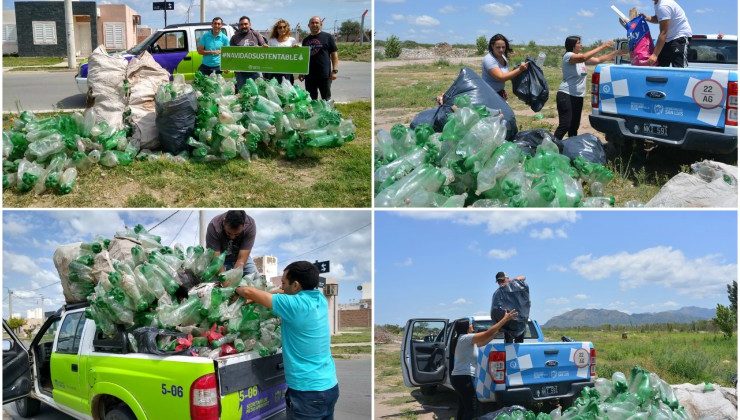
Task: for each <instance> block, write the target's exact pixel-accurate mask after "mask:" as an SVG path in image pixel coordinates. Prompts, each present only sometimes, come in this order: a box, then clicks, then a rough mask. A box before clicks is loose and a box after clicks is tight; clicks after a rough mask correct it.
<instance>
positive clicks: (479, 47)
mask: <svg viewBox="0 0 740 420" xmlns="http://www.w3.org/2000/svg"><path fill="white" fill-rule="evenodd" d="M475 49H476V53H477V54H478V55H483V54H485V53H486V49H488V41H486V37H484V36H483V35H481V36H479V37H478V38H476V39H475Z"/></svg>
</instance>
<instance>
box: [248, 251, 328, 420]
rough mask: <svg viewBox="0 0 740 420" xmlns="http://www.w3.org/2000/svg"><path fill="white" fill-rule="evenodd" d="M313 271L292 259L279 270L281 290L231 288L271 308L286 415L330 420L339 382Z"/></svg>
mask: <svg viewBox="0 0 740 420" xmlns="http://www.w3.org/2000/svg"><path fill="white" fill-rule="evenodd" d="M318 284H319V270H318V269H317V268H316V266H314V265H313V264H312V263H310V262H308V261H296V262H293V263H291V264H289V265H288V266H287V267H285V270H283V279H282V290H283V294H275V295H273V294H271V293H268V292H265V291H263V290H259V289H255V288H253V287H239V288H237V289H236V292H237V293H238V294H239V295H240V296H242V297H244V298H245V299H247V300H251V301H254V302H255V303H257V304H260V305H262V306H264V307H266V308H268V309H271V310H272V311H273V312H274V313H275V314H276V315H277V316H279V317H280V319H281V320H282V326H281V331H282V341H283V361H284V362H285V381H286V382H287V383H288V391H287V392H286V393H285V400H286V404H287V407H288V409H287V411H288V418H290V419H324V420H332V419H333V418H334V405H335V404H336V402H337V400H338V399H339V384H338V382H337V373H336V369H335V367H334V360H333V359H332V357H331V337H330V333H329V316H328V315H329V314H328V304H327V302H326V298H325V297H324V294H323V293H322V292H321V290H318V289H317V288H316V286H318Z"/></svg>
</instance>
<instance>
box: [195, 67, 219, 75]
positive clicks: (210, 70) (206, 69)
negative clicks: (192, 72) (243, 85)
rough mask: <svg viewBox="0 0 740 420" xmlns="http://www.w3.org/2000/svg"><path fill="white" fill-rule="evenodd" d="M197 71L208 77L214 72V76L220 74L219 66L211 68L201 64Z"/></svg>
mask: <svg viewBox="0 0 740 420" xmlns="http://www.w3.org/2000/svg"><path fill="white" fill-rule="evenodd" d="M198 71H199V72H201V73H203V74H204V75H206V76H210V75H211V73H213V72H216V74H221V66H216V67H211V66H206V65H205V64H201V65H200V67H198Z"/></svg>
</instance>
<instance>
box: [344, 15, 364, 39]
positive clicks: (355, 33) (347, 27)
mask: <svg viewBox="0 0 740 420" xmlns="http://www.w3.org/2000/svg"><path fill="white" fill-rule="evenodd" d="M339 37H340V38H344V40H345V41H350V37H351V38H352V41H359V40H360V22H357V21H356V20H349V19H347V20H345V21H344V22H342V25H341V26H340V27H339Z"/></svg>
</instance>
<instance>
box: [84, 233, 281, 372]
mask: <svg viewBox="0 0 740 420" xmlns="http://www.w3.org/2000/svg"><path fill="white" fill-rule="evenodd" d="M116 236H117V237H124V238H132V239H135V240H136V241H138V242H139V243H140V244H141V245H136V246H134V247H133V248H132V249H131V258H129V259H126V260H125V261H118V260H112V261H111V264H112V267H113V271H111V272H110V273H108V275H107V278H106V277H105V276H103V278H101V277H98V281H97V284H95V280H94V279H93V274H92V270H93V266H94V264H95V262H96V258H97V256H98V254H99V253H101V252H104V251H105V250H106V249H107V247H108V246H109V244H110V241H107V240H104V239H102V238H97V239H96V240H95V241H94V242H91V243H85V244H82V245H81V247H80V248H81V249H80V251H81V256H80V257H79V258H77V259H76V260H74V261H72V262H70V264H69V269H70V276H69V281H70V283H71V284H75V285H77V286H78V289H79V290H84V291H85V292H86V293H87V299H88V301H89V302H90V306H89V307H88V308H87V309H86V310H85V315H86V317H88V318H90V319H92V320H94V321H95V324H96V325H97V327H98V328H99V330H100V331H101V332H102V333H103V334H105V335H108V336H112V335H114V334H116V333H117V332H118V330H119V328H120V327H123V328H124V329H125V330H126V331H128V332H131V331H134V330H136V329H139V328H142V327H150V328H153V329H159V330H162V332H166V331H170V332H173V333H177V334H180V335H181V336H182V337H180V338H177V339H174V338H173V337H174V336H175V335H176V334H174V335H169V336H168V335H167V334H162V337H163V338H162V340H161V341H159V342H158V343H157V346H158V348H159V350H161V351H164V352H166V351H178V352H182V351H184V350H186V351H188V352H189V353H190V354H192V355H198V356H206V357H211V358H216V357H219V356H224V355H228V354H234V353H240V352H245V351H255V352H257V353H258V354H259V355H260V356H267V355H270V354H274V353H275V352H276V351H277V349H278V347H280V346H281V341H280V340H281V335H280V323H279V319H278V318H276V317H275V316H274V314H273V313H272V312H271V311H270V310H268V309H266V308H264V307H261V306H259V305H256V304H254V303H250V304H247V303H245V301H244V299H243V298H241V297H238V298H237V297H236V295H235V289H236V287H239V286H252V287H257V288H259V289H261V290H266V291H271V290H272V289H274V287H272V286H270V285H268V283H267V281H266V280H265V278H264V276H261V275H258V274H253V275H248V276H242V269H241V268H236V269H232V270H228V271H225V272H223V273H219V272H220V270H221V268H222V267H223V263H224V258H225V254H220V255H219V256H216V255H215V252H214V251H213V250H212V249H204V248H203V247H201V246H191V247H188V248H186V249H183V248H182V247H180V246H177V245H176V246H175V247H167V246H163V245H162V244H161V238H160V237H159V236H157V235H153V234H150V233H149V232H147V231H146V229H145V228H143V227H142V226H140V225H137V226H136V227H135V228H134V229H133V230H131V229H127V230H125V231H122V232H117V233H116ZM178 297H179V298H178ZM134 345H136V343H135V342H134Z"/></svg>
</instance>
